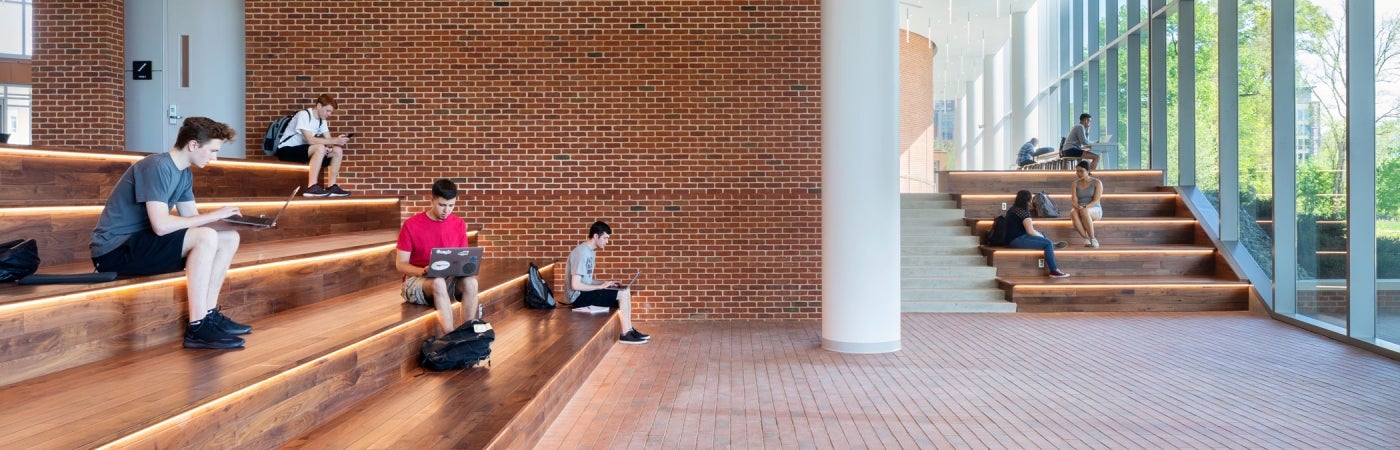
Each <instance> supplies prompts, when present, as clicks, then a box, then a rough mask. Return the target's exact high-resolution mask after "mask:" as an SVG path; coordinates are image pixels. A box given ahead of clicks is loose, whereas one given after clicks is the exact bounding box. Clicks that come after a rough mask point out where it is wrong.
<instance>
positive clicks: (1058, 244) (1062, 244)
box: [1055, 241, 1069, 248]
mask: <svg viewBox="0 0 1400 450" xmlns="http://www.w3.org/2000/svg"><path fill="white" fill-rule="evenodd" d="M1065 247H1069V243H1068V242H1065V241H1056V242H1055V248H1065Z"/></svg>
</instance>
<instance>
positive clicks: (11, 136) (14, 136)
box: [0, 84, 31, 145]
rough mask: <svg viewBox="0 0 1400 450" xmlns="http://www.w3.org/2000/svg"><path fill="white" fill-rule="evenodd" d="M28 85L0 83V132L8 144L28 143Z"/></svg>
mask: <svg viewBox="0 0 1400 450" xmlns="http://www.w3.org/2000/svg"><path fill="white" fill-rule="evenodd" d="M30 99H31V97H30V88H29V86H17V85H4V84H0V133H4V134H5V135H7V136H6V138H7V140H6V142H7V143H10V144H21V145H29V144H30V138H29V129H30V128H29V110H30V101H31V100H30Z"/></svg>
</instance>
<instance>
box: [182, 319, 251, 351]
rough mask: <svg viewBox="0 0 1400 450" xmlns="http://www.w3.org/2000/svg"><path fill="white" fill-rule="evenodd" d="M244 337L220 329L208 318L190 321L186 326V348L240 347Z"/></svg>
mask: <svg viewBox="0 0 1400 450" xmlns="http://www.w3.org/2000/svg"><path fill="white" fill-rule="evenodd" d="M242 346H243V338H241V337H238V336H234V335H231V334H228V333H225V332H223V331H222V330H219V327H217V326H214V324H213V323H211V322H210V321H208V320H201V321H198V322H193V323H190V324H189V326H188V327H187V328H185V348H219V349H224V348H238V347H242Z"/></svg>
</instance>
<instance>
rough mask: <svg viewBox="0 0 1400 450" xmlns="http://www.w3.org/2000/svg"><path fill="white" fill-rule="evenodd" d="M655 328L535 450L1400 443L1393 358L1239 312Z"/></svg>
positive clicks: (592, 384) (603, 368)
mask: <svg viewBox="0 0 1400 450" xmlns="http://www.w3.org/2000/svg"><path fill="white" fill-rule="evenodd" d="M902 327H903V346H904V349H903V350H901V351H899V352H896V353H890V354H880V355H848V354H840V353H833V352H829V351H825V350H822V349H821V348H820V341H819V338H818V333H819V332H820V330H821V324H820V323H819V322H816V321H807V322H780V321H752V322H717V321H706V322H699V321H694V322H647V323H642V324H639V328H641V329H642V331H644V332H647V333H650V334H652V335H653V338H652V341H651V343H650V344H648V345H617V346H614V347H613V348H612V350H611V351H609V353H608V355H607V357H606V358H605V359H604V360H603V361H602V363H601V364H600V365H599V366H598V368H597V370H595V371H594V372H593V374H592V375H590V377H589V378H588V380H587V384H586V385H585V386H583V387H582V388H580V390H579V392H578V393H577V394H576V395H575V396H574V398H573V399H572V400H571V401H570V402H569V404H568V405H567V406H566V407H565V409H564V412H563V413H562V414H561V415H560V417H559V418H558V419H557V420H555V422H554V423H553V424H552V425H551V426H550V427H549V429H548V431H547V432H546V433H545V435H544V437H543V438H542V439H541V442H540V444H539V448H569V449H573V448H600V449H602V448H606V449H615V448H636V449H669V448H679V449H690V448H745V449H751V448H775V449H777V448H782V449H789V448H796V449H806V448H840V449H846V448H1016V449H1022V448H1113V449H1118V448H1124V449H1129V448H1154V449H1155V448H1251V449H1253V448H1357V449H1378V448H1400V362H1396V361H1393V360H1390V359H1386V358H1383V357H1380V356H1377V355H1375V354H1372V353H1368V352H1365V351H1362V350H1358V349H1355V348H1352V347H1349V346H1347V345H1344V344H1341V343H1338V342H1335V341H1332V340H1329V339H1326V338H1324V337H1321V336H1318V335H1315V334H1312V333H1309V332H1306V331H1303V330H1300V329H1297V328H1294V327H1292V326H1289V325H1287V324H1284V323H1282V322H1278V321H1274V320H1270V319H1268V318H1263V317H1260V316H1255V315H1250V314H1248V313H1192V314H906V315H904V317H903V323H902Z"/></svg>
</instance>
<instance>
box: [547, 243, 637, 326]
mask: <svg viewBox="0 0 1400 450" xmlns="http://www.w3.org/2000/svg"><path fill="white" fill-rule="evenodd" d="M610 242H612V227H609V226H608V224H607V223H604V222H601V221H599V222H593V225H591V226H589V227H588V240H586V241H583V242H581V243H579V244H578V246H577V247H574V250H573V251H572V252H570V253H569V263H568V266H567V267H566V269H567V270H566V273H565V276H566V277H568V279H567V280H565V281H564V297H566V298H568V299H569V303H570V304H572V305H573V308H574V311H577V312H606V311H609V310H611V309H612V308H617V309H618V315H619V318H620V319H621V320H622V329H624V330H627V331H626V332H623V333H622V336H620V337H618V342H621V343H623V344H645V343H647V341H648V340H650V339H651V336H649V335H645V334H642V332H640V331H637V329H636V328H633V327H632V289H631V286H623V285H622V283H620V282H617V281H603V280H596V279H594V278H593V268H594V263H595V262H596V260H597V254H598V253H597V252H598V250H602V249H603V248H604V247H607V246H608V243H610ZM633 279H634V280H635V279H636V277H635V276H633Z"/></svg>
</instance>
